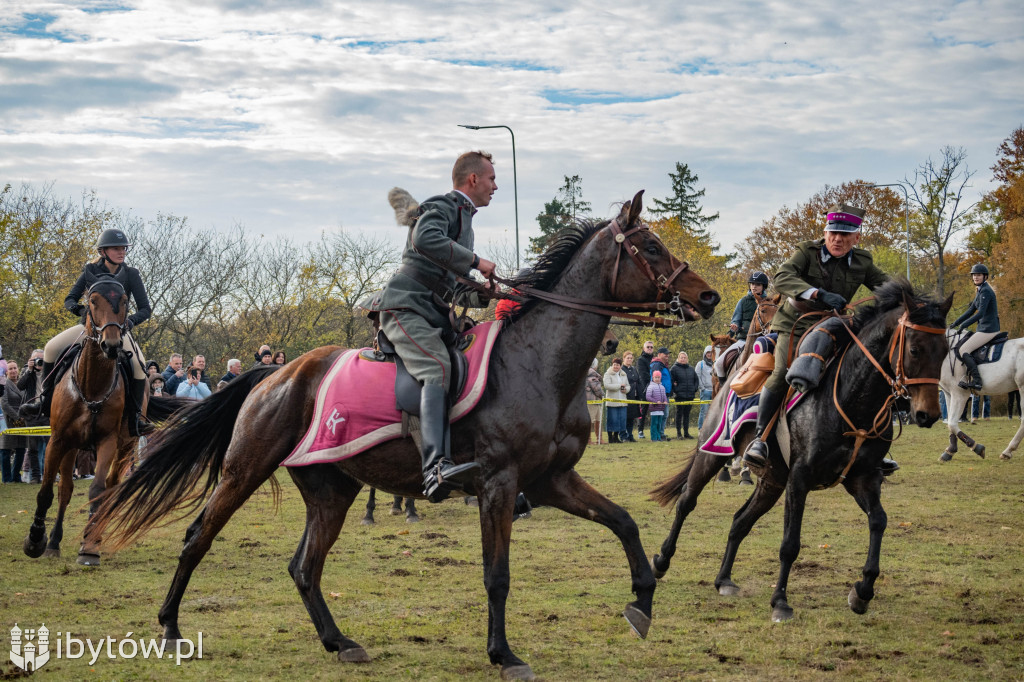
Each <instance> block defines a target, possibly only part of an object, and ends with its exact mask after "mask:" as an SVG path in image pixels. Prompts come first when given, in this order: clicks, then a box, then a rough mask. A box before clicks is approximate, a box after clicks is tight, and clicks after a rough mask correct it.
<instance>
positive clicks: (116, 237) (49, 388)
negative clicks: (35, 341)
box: [22, 229, 153, 436]
mask: <svg viewBox="0 0 1024 682" xmlns="http://www.w3.org/2000/svg"><path fill="white" fill-rule="evenodd" d="M131 246H132V245H131V243H129V241H128V237H127V236H126V235H125V233H124V232H122V231H121V230H119V229H109V230H104V231H103V233H102V234H101V235H100V238H99V240H98V241H97V242H96V249H97V250H98V251H99V255H100V257H99V258H98V259H97V260H95V261H91V262H88V263H86V264H85V267H84V268H82V274H81V275H79V277H78V281H77V282H75V285H74V286H73V287H71V292H70V293H69V294H68V296H67V298H65V299H64V307H65V308H66V309H67V310H68V312H70V313H71V314H72V315H74V316H75V317H78V318H81V317H82V315H83V314H84V313H85V311H86V306H85V305H83V304H81V303H80V302H79V300H80V299H81V298H82V295H83V294H84V293H85V292H86V291H88V289H89V287H91V286H92V285H93V284H95V283H96V281H97V280H99V279H100V278H101V277H113V278H114V279H116V280H117V281H118V282H120V284H121V286H123V287H124V292H125V293H126V294H127V295H128V298H129V299H133V300H134V301H135V308H136V311H135V313H134V314H133V315H129V316H128V318H127V319H126V320H125V328H124V333H123V335H122V339H123V347H124V348H125V350H130V351H131V353H132V354H133V355H132V358H131V366H132V381H130V382H128V389H129V394H130V400H125V409H126V410H128V409H134V411H135V418H134V419H129V420H128V425H129V428H130V430H131V433H132V435H136V436H137V435H140V429H141V430H142V431H145V430H146V425H145V423H144V422H141V413H142V399H143V396H144V395H145V392H146V371H145V366H146V359H145V358H144V357H143V356H142V351H141V350H139V347H138V345H137V344H136V343H135V339H133V338H132V335H131V333H130V332H131V329H132V327H134V326H135V325H137V324H139V323H140V322H145V321H146V320H148V319H149V316H150V315H151V314H152V312H153V310H152V308H151V307H150V305H149V297H148V296H146V287H145V285H143V283H142V278H141V277H140V276H139V271H138V270H136V269H135V268H133V267H129V266H128V265H125V262H124V261H125V257H126V256H127V255H128V249H129V247H131ZM126 304H127V302H126ZM84 334H85V325H83V324H82V323H81V322H79V323H78V324H76V325H75V326H73V327H70V328H69V329H66V330H64V331H62V332H61V333H60V334H57V336H55V337H53V338H52V339H50V341H49V342H48V343H47V344H46V346H45V347H44V348H43V393H42V395H40V396H39V398H38V399H37V400H36V401H33V402H32V403H29V404H26V405H25V406H23V407H22V414H23V415H30V416H35V415H37V414H43V415H47V416H49V414H50V403H51V401H52V400H53V385H54V380H55V378H56V377H55V372H54V371H53V369H54V365H55V363H56V362H57V357H58V355H59V354H60V353H62V352H63V350H64V349H65V348H66V347H68V346H70V345H72V344H74V343H79V342H81V339H82V336H84ZM131 403H134V405H133V406H130V404H131Z"/></svg>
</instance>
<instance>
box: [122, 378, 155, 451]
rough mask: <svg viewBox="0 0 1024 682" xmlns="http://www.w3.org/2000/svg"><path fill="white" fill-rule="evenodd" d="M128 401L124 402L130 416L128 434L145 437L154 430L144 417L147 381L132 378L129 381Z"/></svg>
mask: <svg viewBox="0 0 1024 682" xmlns="http://www.w3.org/2000/svg"><path fill="white" fill-rule="evenodd" d="M128 394H129V395H128V400H125V401H124V409H125V412H126V413H127V414H128V433H130V434H131V435H133V436H135V437H138V436H145V435H146V434H147V433H149V432H151V431H152V430H153V425H152V424H150V423H149V422H148V421H146V420H145V419H143V417H142V401H143V399H144V398H145V395H146V380H145V379H136V378H135V377H132V378H131V379H130V380H129V381H128Z"/></svg>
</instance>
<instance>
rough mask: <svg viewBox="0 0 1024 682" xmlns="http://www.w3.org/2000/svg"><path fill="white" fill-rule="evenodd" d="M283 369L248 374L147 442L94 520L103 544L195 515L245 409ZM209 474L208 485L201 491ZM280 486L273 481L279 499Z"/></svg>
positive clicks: (125, 541) (118, 544)
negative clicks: (136, 462) (266, 381)
mask: <svg viewBox="0 0 1024 682" xmlns="http://www.w3.org/2000/svg"><path fill="white" fill-rule="evenodd" d="M277 369H279V366H276V365H271V366H268V367H266V368H262V367H260V368H256V369H253V370H250V371H248V372H245V373H244V374H242V375H240V376H239V377H238V378H236V379H235V380H233V381H232V382H231V383H229V384H228V385H227V386H225V387H224V388H222V389H221V390H220V391H217V392H216V393H214V394H213V395H211V396H210V397H209V398H206V399H205V400H201V401H199V402H192V404H191V405H190V406H188V407H186V408H185V409H183V410H180V411H178V412H176V413H175V414H174V416H172V417H171V419H170V420H169V421H168V422H167V424H166V425H165V426H164V427H163V428H161V429H159V430H158V431H157V432H156V433H155V434H154V435H153V436H152V437H151V438H150V440H149V442H148V443H147V445H146V449H145V459H143V460H142V463H141V464H140V465H139V467H138V468H137V469H136V470H135V471H134V472H133V473H132V474H131V476H129V477H128V478H127V479H125V480H124V481H123V482H121V483H120V484H119V485H117V486H114V487H113V488H111V489H110V490H108V491H107V492H106V493H104V494H103V496H102V497H101V498H100V507H99V509H98V510H97V511H96V514H95V515H94V516H93V519H92V523H93V524H94V529H95V532H96V533H104V532H106V537H105V538H104V541H103V542H104V545H106V546H108V547H110V548H111V549H113V550H115V551H116V550H118V549H121V548H122V547H125V546H127V545H129V544H131V542H133V541H134V540H136V539H138V538H139V537H140V536H141V535H143V534H144V533H145V532H146V531H148V530H150V529H151V528H156V527H160V526H165V525H167V524H169V523H173V522H175V521H178V520H180V519H182V518H184V517H185V516H187V515H189V514H190V513H191V512H192V511H194V510H195V509H196V508H197V507H198V506H199V505H200V504H201V503H202V501H203V500H204V499H205V498H206V496H207V494H208V493H209V492H210V491H211V490H212V489H213V488H214V487H215V486H216V485H217V481H218V480H219V479H220V473H221V467H222V465H223V463H224V454H225V453H226V452H227V449H228V445H229V444H230V442H231V433H232V431H234V428H235V421H236V420H237V419H238V413H239V412H240V411H241V409H242V404H243V403H244V402H245V399H246V398H247V397H248V396H249V393H251V392H252V390H253V388H255V387H256V385H257V384H259V383H260V382H261V381H263V380H264V379H265V378H267V376H269V375H270V374H271V372H274V371H276V370H277ZM204 474H205V479H206V482H205V485H203V486H202V488H201V489H200V488H199V486H200V484H201V483H202V481H203V478H204ZM276 484H277V481H276V480H273V479H272V483H271V485H272V486H275V491H274V494H275V499H276V497H277V488H276Z"/></svg>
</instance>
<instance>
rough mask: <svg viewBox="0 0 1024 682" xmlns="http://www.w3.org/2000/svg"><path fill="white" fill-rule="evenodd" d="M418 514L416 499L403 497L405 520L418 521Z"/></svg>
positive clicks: (408, 521) (407, 521) (409, 521)
mask: <svg viewBox="0 0 1024 682" xmlns="http://www.w3.org/2000/svg"><path fill="white" fill-rule="evenodd" d="M419 521H420V515H419V514H417V513H416V500H414V499H413V498H411V497H407V498H405V522H406V523H419Z"/></svg>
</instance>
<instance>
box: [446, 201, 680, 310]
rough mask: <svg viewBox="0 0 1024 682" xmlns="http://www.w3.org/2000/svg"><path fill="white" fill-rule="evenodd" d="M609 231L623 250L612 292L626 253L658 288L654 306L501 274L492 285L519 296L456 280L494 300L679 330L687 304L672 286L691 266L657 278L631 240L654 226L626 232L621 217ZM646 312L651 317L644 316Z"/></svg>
mask: <svg viewBox="0 0 1024 682" xmlns="http://www.w3.org/2000/svg"><path fill="white" fill-rule="evenodd" d="M607 228H608V229H609V230H610V231H611V233H612V239H613V240H614V241H615V243H616V244H618V245H619V250H618V251H617V252H616V254H615V267H614V268H613V270H612V283H611V291H612V293H613V295H614V292H615V286H616V283H617V280H618V272H619V261H620V260H621V258H622V253H623V252H625V253H627V254H628V255H629V257H630V258H631V259H632V260H633V262H634V263H636V265H637V267H638V268H640V271H641V272H643V273H644V274H645V275H646V276H647V279H648V280H649V281H651V282H653V283H654V284H655V286H657V287H658V297H657V299H655V301H654V302H653V303H623V302H622V301H597V300H592V299H583V298H575V297H572V296H564V295H562V294H556V293H553V292H550V291H544V290H542V289H536V288H534V287H531V286H526V285H522V284H517V283H515V282H513V281H511V280H507V279H503V278H501V277H498V276H497V275H492V276H491V277H490V280H491V282H492V283H493V282H498V283H500V284H504V285H506V286H509V287H512V288H514V289H515V290H516V291H517V292H519V295H516V294H506V293H503V292H499V291H495V290H494V289H493V287H487V286H484V285H482V284H480V283H479V282H477V281H475V280H472V279H469V278H467V277H463V276H461V275H456V279H457V280H458V281H459V282H460V283H461V284H463V285H465V286H468V287H470V288H472V289H475V290H476V291H479V292H481V293H484V294H486V295H487V296H490V297H491V298H507V299H511V300H514V301H518V302H520V303H523V302H525V301H526V298H536V299H538V300H541V301H547V302H548V303H553V304H555V305H559V306H562V307H565V308H572V309H573V310H583V311H586V312H591V313H598V314H600V315H606V316H608V317H616V318H621V319H627V320H630V322H621V323H618V324H624V325H634V326H651V327H653V328H664V327H677V326H679V325H681V324H683V322H684V321H685V320H684V319H683V317H682V310H683V302H682V299H681V298H680V297H679V290H678V289H677V290H674V291H673V290H672V289H671V286H672V283H673V282H674V281H675V280H676V279H677V278H678V277H679V276H680V275H682V274H683V273H684V272H686V271H687V270H688V269H689V268H690V265H689V263H687V262H685V261H683V262H681V263H680V264H679V266H678V267H677V268H676V269H675V270H674V271H673V272H672V274H670V275H668V276H666V275H656V274H655V272H654V269H653V268H652V267H651V264H650V263H648V262H647V260H646V259H645V258H644V257H643V256H641V255H640V249H638V248H637V247H636V245H635V244H633V242H632V239H631V238H632V237H633V236H634V235H636V234H638V233H640V232H641V231H649V230H650V227H647V226H646V225H644V224H641V225H637V226H636V227H633V228H630V229H629V230H626V231H623V229H622V227H621V226H620V225H619V220H618V218H615V219H614V220H612V221H611V222H610V223H609V224H608V225H607ZM669 292H671V294H672V298H671V300H669V301H663V300H662V298H664V296H665V295H666V294H667V293H669ZM658 312H667V313H670V314H673V315H676V316H677V317H676V318H671V317H663V316H658V315H656V313H658ZM642 313H647V314H646V315H643V314H642Z"/></svg>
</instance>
